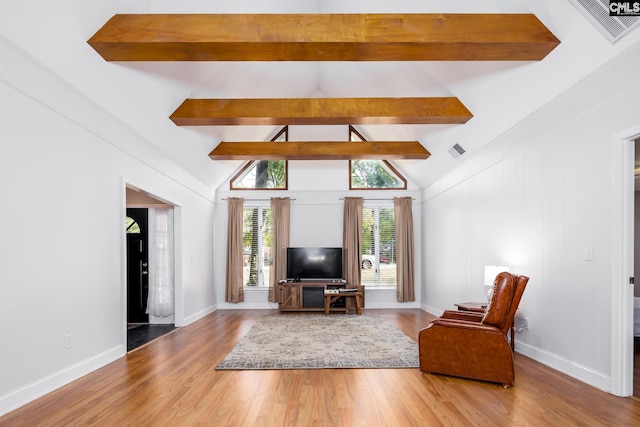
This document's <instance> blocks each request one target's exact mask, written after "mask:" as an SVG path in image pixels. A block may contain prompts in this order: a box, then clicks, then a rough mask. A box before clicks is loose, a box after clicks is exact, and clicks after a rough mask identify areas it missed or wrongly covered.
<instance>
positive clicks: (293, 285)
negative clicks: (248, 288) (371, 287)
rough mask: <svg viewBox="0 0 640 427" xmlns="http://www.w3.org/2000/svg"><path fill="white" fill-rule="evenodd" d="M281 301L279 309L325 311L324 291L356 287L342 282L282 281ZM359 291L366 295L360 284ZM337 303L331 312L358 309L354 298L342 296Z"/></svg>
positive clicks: (280, 310)
mask: <svg viewBox="0 0 640 427" xmlns="http://www.w3.org/2000/svg"><path fill="white" fill-rule="evenodd" d="M278 286H279V287H280V303H279V304H278V311H279V312H283V311H317V312H324V311H325V310H324V300H325V298H324V293H325V290H327V289H344V288H354V286H349V285H348V284H346V283H344V282H342V283H340V282H331V281H326V282H321V281H318V282H311V281H308V282H305V281H302V282H286V283H280V284H279V285H278ZM355 288H358V291H360V292H362V293H363V295H364V292H363V291H364V287H362V286H358V287H355ZM362 301H363V303H362V305H363V307H364V298H362ZM337 302H338V303H337V304H334V306H333V307H330V308H329V310H330V311H331V312H343V313H346V312H349V311H350V310H354V311H355V310H356V306H355V302H354V299H353V298H340V299H339V300H338V301H337Z"/></svg>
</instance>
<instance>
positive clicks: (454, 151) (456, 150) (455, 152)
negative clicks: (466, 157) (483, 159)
mask: <svg viewBox="0 0 640 427" xmlns="http://www.w3.org/2000/svg"><path fill="white" fill-rule="evenodd" d="M464 153H466V151H465V150H464V148H462V147H461V146H460V144H455V145H454V146H453V147H451V148H449V154H451V157H453V158H454V159H457V158H458V157H460V156H462V155H463V154H464Z"/></svg>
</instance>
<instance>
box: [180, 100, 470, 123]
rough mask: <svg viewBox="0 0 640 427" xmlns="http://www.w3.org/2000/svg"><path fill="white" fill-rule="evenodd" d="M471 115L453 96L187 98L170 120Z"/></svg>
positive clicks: (386, 119)
mask: <svg viewBox="0 0 640 427" xmlns="http://www.w3.org/2000/svg"><path fill="white" fill-rule="evenodd" d="M472 117H473V115H472V114H471V112H470V111H469V110H468V109H467V108H466V107H465V106H464V105H463V104H462V102H460V100H459V99H458V98H452V97H449V98H447V97H442V98H258V99H187V100H185V101H184V102H183V103H182V104H181V105H180V106H179V107H178V109H177V110H176V111H175V112H174V113H173V114H172V115H171V116H170V119H171V120H172V121H173V122H174V123H175V124H176V125H178V126H228V125H245V126H249V125H343V124H351V125H361V124H463V123H466V122H467V121H468V120H469V119H471V118H472Z"/></svg>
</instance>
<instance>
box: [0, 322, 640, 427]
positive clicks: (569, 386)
mask: <svg viewBox="0 0 640 427" xmlns="http://www.w3.org/2000/svg"><path fill="white" fill-rule="evenodd" d="M272 312H273V313H275V312H276V311H275V310H233V311H217V312H215V313H213V314H211V315H209V316H207V317H205V318H204V319H201V320H199V321H198V322H195V323H193V324H191V325H189V326H187V327H185V328H179V329H176V330H175V331H174V332H172V333H170V334H168V335H165V336H163V337H161V338H159V339H157V340H155V341H153V342H151V343H149V344H147V345H145V346H144V347H141V348H139V349H137V350H135V351H133V352H131V353H128V354H127V355H126V356H125V357H123V358H121V359H119V360H117V361H115V362H113V363H111V364H109V365H108V366H105V367H104V368H102V369H100V370H98V371H96V372H93V373H91V374H89V375H87V376H85V377H83V378H81V379H79V380H77V381H75V382H73V383H71V384H69V385H67V386H65V387H62V388H61V389H59V390H56V391H54V392H52V393H50V394H48V395H46V396H44V397H42V398H40V399H38V400H36V401H34V402H32V403H30V404H28V405H26V406H24V407H22V408H20V409H18V410H16V411H14V412H11V413H9V414H7V415H5V416H4V417H1V418H0V425H1V426H30V427H32V426H79V425H82V426H86V425H97V426H169V425H177V426H195V425H201V426H311V425H313V426H427V425H428V426H440V425H447V426H512V425H518V426H574V425H575V426H605V425H615V426H632V425H640V401H639V400H637V399H635V398H620V397H615V396H612V395H610V394H607V393H604V392H601V391H599V390H597V389H594V388H592V387H589V386H587V385H585V384H583V383H581V382H579V381H576V380H574V379H572V378H570V377H568V376H566V375H563V374H561V373H559V372H556V371H554V370H552V369H550V368H548V367H546V366H544V365H541V364H539V363H537V362H534V361H533V360H531V359H528V358H526V357H524V356H522V355H520V354H516V384H515V386H514V387H512V388H509V389H504V388H502V386H500V385H498V384H490V383H484V382H479V381H471V380H465V379H459V378H452V377H446V376H440V375H429V374H424V373H422V372H420V370H419V369H319V370H284V371H216V370H215V369H214V368H215V366H216V365H217V364H218V363H219V362H220V361H221V360H222V359H223V358H224V357H225V355H226V354H227V352H229V351H230V350H231V349H232V348H233V346H234V345H235V343H236V342H237V341H238V340H239V339H240V338H241V337H242V336H243V335H244V334H245V333H246V332H247V331H248V330H249V328H250V327H251V325H252V324H253V323H254V322H255V320H256V319H257V318H258V317H259V316H262V315H263V314H265V313H272ZM365 312H366V313H368V314H377V315H379V316H381V317H383V318H384V319H386V320H387V321H389V322H390V323H392V324H394V325H395V326H396V327H397V328H398V329H400V330H402V331H403V332H405V333H406V334H407V335H409V336H411V337H413V338H416V337H417V333H418V331H419V330H420V329H421V328H422V327H424V326H425V325H426V324H427V323H428V322H429V320H430V319H431V318H432V316H431V315H429V314H427V313H425V312H422V311H420V310H365Z"/></svg>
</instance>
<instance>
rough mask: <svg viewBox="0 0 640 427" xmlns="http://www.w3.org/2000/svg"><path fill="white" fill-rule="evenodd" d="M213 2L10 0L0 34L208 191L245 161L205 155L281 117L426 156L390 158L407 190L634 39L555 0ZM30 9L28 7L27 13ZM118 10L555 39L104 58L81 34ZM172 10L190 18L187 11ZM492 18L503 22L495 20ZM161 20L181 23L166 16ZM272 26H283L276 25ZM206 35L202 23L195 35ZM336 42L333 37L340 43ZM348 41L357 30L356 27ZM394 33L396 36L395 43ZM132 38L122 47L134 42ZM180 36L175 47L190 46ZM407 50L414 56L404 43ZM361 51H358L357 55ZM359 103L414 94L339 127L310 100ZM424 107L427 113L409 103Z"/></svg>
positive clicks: (273, 126) (332, 136)
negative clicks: (404, 18)
mask: <svg viewBox="0 0 640 427" xmlns="http://www.w3.org/2000/svg"><path fill="white" fill-rule="evenodd" d="M53 3H56V4H55V5H54V4H53ZM89 3H90V4H89ZM219 3H221V2H202V1H201V0H146V1H144V0H143V1H136V2H131V1H124V0H115V1H112V0H94V1H92V2H85V1H82V0H64V1H61V2H38V1H36V0H21V1H18V0H15V1H11V2H6V5H3V13H2V14H1V15H2V16H0V28H2V36H3V37H5V38H6V39H8V40H9V41H10V42H11V43H13V44H15V45H16V46H18V47H19V48H20V49H22V50H24V51H26V52H27V53H29V54H30V55H31V56H33V57H35V58H36V59H37V60H38V61H40V62H41V63H42V64H43V66H44V67H46V68H48V69H49V70H50V71H51V72H52V73H53V74H54V75H56V76H58V77H59V78H61V79H63V80H64V81H67V82H68V83H69V85H70V86H72V87H73V88H75V89H77V90H78V91H80V92H82V93H84V94H85V95H86V96H88V97H90V98H91V99H92V100H93V101H94V102H96V103H97V104H99V105H101V106H102V107H103V108H104V109H105V110H107V111H109V112H110V114H112V115H113V116H114V117H116V118H118V119H119V120H121V121H122V122H124V123H126V124H127V125H129V126H130V127H132V128H133V129H135V130H136V131H137V132H139V133H140V134H141V135H144V137H145V138H147V139H148V141H149V142H150V143H152V144H153V145H155V146H156V147H157V149H158V150H159V151H161V152H163V153H164V154H165V155H167V156H169V157H170V158H172V159H174V160H175V162H176V164H178V165H180V166H181V167H183V168H184V169H186V170H187V171H188V172H189V173H191V174H193V175H194V176H195V177H197V178H198V179H200V180H201V181H203V182H204V183H205V184H207V185H209V186H211V187H217V186H220V185H223V184H224V183H226V180H227V179H228V178H229V176H231V175H232V174H233V172H234V171H235V170H237V169H238V168H239V167H240V166H241V164H242V163H243V160H239V158H237V157H236V158H235V159H234V158H233V157H226V158H229V159H232V160H211V159H210V158H209V153H211V152H212V151H213V150H214V149H215V148H216V147H218V145H220V144H221V142H223V141H224V142H233V141H242V142H246V143H251V142H257V141H267V140H269V139H270V138H271V137H272V136H273V135H274V134H275V133H276V132H277V130H278V129H279V128H280V123H281V122H282V120H290V122H289V123H290V130H291V133H290V135H292V136H293V139H295V140H300V141H302V140H312V141H326V142H328V141H335V140H344V139H345V138H346V137H347V132H348V130H347V125H346V124H343V121H349V122H350V124H354V125H355V126H356V128H357V129H358V131H359V132H360V133H361V134H362V135H363V136H364V137H365V138H367V139H368V140H369V141H372V142H376V141H377V142H385V141H386V142H401V141H408V142H410V141H413V142H417V143H419V145H421V146H422V147H423V148H424V149H425V150H427V151H428V152H429V153H430V154H431V155H430V156H428V158H426V159H415V158H411V159H409V158H407V159H399V160H392V162H393V163H394V164H395V166H396V167H398V168H399V169H400V170H402V171H403V173H405V174H406V175H408V177H409V178H410V180H412V182H414V183H415V184H416V185H417V186H418V187H420V188H424V187H427V186H429V185H430V184H431V183H433V182H434V181H435V180H437V179H438V178H439V177H441V176H442V175H443V174H444V173H446V172H447V171H449V170H451V169H452V168H454V167H456V166H458V165H459V164H460V162H461V161H465V158H464V156H463V157H462V158H459V159H453V158H452V157H451V156H450V155H449V154H448V150H449V149H450V148H451V146H452V145H454V144H456V143H458V144H460V145H461V146H463V147H464V149H465V150H467V154H465V156H467V157H468V156H470V155H472V154H473V153H474V152H475V151H477V150H478V149H479V148H481V147H483V146H484V145H486V144H487V143H490V142H491V141H492V140H493V139H495V138H496V137H498V136H499V135H501V134H502V133H504V132H505V131H507V130H508V129H510V128H511V127H513V126H514V125H516V124H518V123H519V122H520V121H522V120H523V119H524V118H526V117H527V116H529V115H531V114H533V113H534V112H536V111H538V110H540V109H541V108H544V107H545V105H547V104H548V103H549V102H550V101H551V100H552V99H553V98H554V97H556V96H558V95H559V94H561V93H563V92H564V91H566V90H567V89H568V88H569V87H570V86H571V85H572V84H574V83H575V82H577V81H578V80H580V79H582V78H584V77H585V76H587V75H588V74H589V73H591V72H593V71H594V70H596V69H597V68H598V67H600V66H602V65H603V64H604V63H606V62H607V61H610V60H612V59H613V58H615V57H616V56H617V55H620V54H621V53H623V52H624V51H625V49H627V48H629V46H631V45H632V44H634V43H637V42H638V36H637V34H635V33H633V34H631V35H629V36H626V37H625V38H623V39H622V40H620V41H618V42H617V43H616V44H612V43H610V42H609V41H608V40H607V39H605V38H604V37H603V36H602V35H601V34H600V33H599V32H598V31H597V30H596V29H595V28H594V27H593V25H592V24H590V23H589V22H588V21H587V20H586V19H585V17H584V16H583V15H582V14H581V13H580V12H579V11H578V10H577V9H576V8H575V7H574V6H572V5H570V4H569V3H568V2H558V1H557V0H520V1H511V0H450V1H447V2H442V1H439V0H424V1H420V2H416V1H412V0H395V1H394V2H389V1H380V0H369V1H366V2H365V1H361V0H351V1H349V0H315V1H296V0H265V1H261V2H255V1H250V0H236V1H235V2H229V3H228V4H227V2H224V3H225V4H219ZM36 9H37V10H38V13H37V14H36V13H33V12H34V10H36ZM117 14H131V15H146V16H149V15H155V14H167V15H169V16H175V15H177V14H180V15H182V14H193V15H220V14H231V15H232V16H234V19H236V20H235V21H234V20H233V19H229V20H228V21H227V22H226V23H219V24H218V26H222V27H223V29H224V31H222V32H220V31H218V35H220V34H229V33H233V31H235V32H236V33H235V35H236V36H240V35H242V34H245V35H247V34H248V33H247V32H246V31H245V30H246V27H247V25H248V23H247V22H249V21H237V19H245V20H246V19H248V18H247V17H248V16H249V15H248V14H270V15H281V16H285V15H295V14H304V15H306V14H314V15H318V16H320V17H322V16H325V17H326V16H328V15H339V14H349V15H353V16H350V17H349V18H353V17H354V16H359V15H362V14H380V15H389V14H408V15H412V16H414V17H415V16H418V15H420V16H421V15H427V14H429V15H430V14H445V15H447V16H451V15H452V14H471V15H480V14H483V15H486V14H499V15H504V14H507V15H516V14H525V15H529V14H532V15H533V16H534V17H535V18H537V20H539V22H541V23H542V24H543V25H544V27H546V29H548V31H549V32H550V33H551V34H552V35H553V36H555V37H557V39H559V40H560V41H561V43H560V44H559V45H558V46H557V47H555V46H551V47H549V46H546V47H545V48H544V50H545V53H543V54H542V55H539V56H540V57H539V58H535V57H532V56H531V53H532V52H533V51H535V50H536V49H537V48H535V49H534V48H532V47H531V46H528V47H527V46H525V45H522V44H521V45H520V46H519V47H516V48H515V49H512V52H515V53H518V54H527V55H529V56H526V57H513V56H511V57H507V58H499V59H500V60H498V61H496V60H495V59H497V58H490V57H482V56H478V57H475V58H473V57H467V58H460V57H456V56H455V55H459V54H460V52H461V51H465V50H466V54H467V55H469V54H470V53H474V52H475V53H476V54H478V55H480V53H481V52H491V49H488V48H487V47H486V46H482V45H481V42H480V41H478V40H477V39H474V36H475V35H477V34H476V33H475V32H473V31H465V30H464V26H462V27H460V28H458V29H457V30H456V31H457V36H458V37H459V39H458V40H457V41H456V43H458V44H457V47H456V48H455V49H452V48H451V44H450V45H449V46H446V45H444V44H440V45H437V46H435V47H434V46H431V47H429V48H424V47H423V49H422V51H423V52H424V51H429V52H431V54H432V55H443V53H444V54H445V55H443V56H441V57H414V58H409V59H407V58H402V57H397V56H394V55H395V54H397V53H398V52H402V49H399V48H398V46H399V45H398V44H396V45H393V44H390V45H388V46H386V47H383V48H379V49H370V50H369V51H368V53H367V54H369V55H378V56H380V55H382V56H384V57H382V58H379V57H378V58H375V57H369V58H367V59H366V60H358V59H356V58H353V57H344V58H339V57H331V56H325V57H307V58H300V57H294V56H292V57H291V58H292V60H288V57H286V56H285V57H278V58H272V57H269V54H273V52H272V51H270V50H269V45H268V43H267V42H273V40H269V39H262V40H260V39H259V38H258V39H254V40H253V44H254V46H253V47H252V49H253V52H254V55H255V52H258V53H262V54H263V57H256V56H253V57H251V56H248V57H245V58H233V57H222V58H179V57H165V58H161V59H160V60H159V59H158V58H152V57H135V58H133V59H131V58H122V57H119V58H118V57H114V58H108V60H105V58H103V57H102V56H101V55H103V54H105V53H104V52H102V51H101V49H100V48H98V47H97V45H96V44H93V43H92V45H89V44H88V43H87V41H88V40H89V39H90V38H91V37H92V36H94V34H96V32H97V31H98V30H99V29H100V28H101V27H102V26H103V25H104V24H105V23H106V22H107V21H109V19H111V18H112V17H113V16H114V15H117ZM152 18H154V17H152ZM179 18H180V19H187V17H186V16H182V17H179ZM271 18H273V17H271ZM467 18H468V17H467ZM507 18H508V17H507ZM253 19H254V20H255V19H257V18H256V17H254V18H253ZM323 19H324V18H323ZM441 21H442V20H440V22H441ZM271 22H275V21H273V20H271ZM239 24H243V25H244V27H243V26H242V25H239ZM307 24H308V25H306V26H305V25H300V24H299V23H298V24H291V23H287V22H285V21H282V22H276V23H275V24H271V25H275V26H272V27H271V28H269V34H271V36H273V35H280V36H281V37H284V36H285V35H286V34H291V33H295V34H298V35H299V34H301V33H302V34H308V33H309V32H312V33H313V32H314V31H315V32H316V33H315V34H316V36H317V37H322V31H319V30H318V28H322V27H323V26H324V27H325V28H326V27H327V26H330V25H333V24H332V23H331V22H329V23H327V22H325V23H323V24H322V25H320V26H318V25H315V26H314V25H313V24H309V23H307ZM396 24H397V22H396V23H395V24H393V25H396ZM154 25H155V24H154ZM389 25H392V24H388V23H387V24H386V27H389ZM465 25H469V24H465ZM224 26H227V27H224ZM494 26H495V28H496V29H500V28H503V29H504V28H505V26H506V24H505V23H502V24H495V25H494ZM187 27H188V26H187ZM187 27H184V28H187ZM382 27H385V26H384V25H383V26H382ZM425 27H428V26H426V25H425V24H424V22H423V23H422V24H421V25H419V26H418V28H419V29H420V30H422V29H424V28H425ZM166 28H169V29H170V28H178V27H177V26H176V24H173V25H172V26H169V27H166ZM166 28H165V29H166ZM180 28H181V29H184V28H182V27H180ZM205 28H206V26H205ZM243 28H244V29H243ZM279 28H282V29H283V30H282V31H278V29H279ZM348 28H352V29H354V30H355V29H358V28H360V27H358V26H357V25H355V24H351V25H349V26H348ZM377 28H381V26H380V25H379V26H378V27H377ZM520 28H522V27H520ZM210 30H211V28H209V29H208V30H207V29H205V32H207V31H210ZM396 30H397V27H396ZM525 32H526V31H525ZM529 33H530V32H529ZM137 35H138V36H140V35H141V34H137ZM147 35H148V33H147ZM192 35H193V34H191V36H192ZM254 35H255V34H254ZM529 35H530V34H529ZM112 36H113V34H112ZM133 36H136V31H135V26H133V27H131V26H130V27H127V28H125V29H120V30H117V31H116V38H118V37H120V40H118V42H119V43H120V45H121V46H122V40H123V39H126V38H127V37H133ZM142 36H144V34H142ZM172 36H174V37H175V36H176V34H175V33H174V34H172ZM347 36H348V35H345V34H341V37H347ZM351 36H354V37H359V36H362V34H351ZM451 37H452V36H451V35H450V34H449V40H452V39H451ZM256 40H257V42H256ZM112 41H113V40H112ZM278 41H279V42H282V40H278ZM324 41H325V42H326V40H324ZM329 41H330V42H331V40H329ZM378 41H385V42H388V41H389V40H388V39H379V40H378ZM393 41H395V42H398V40H397V39H396V40H393ZM402 41H403V40H400V41H399V42H402ZM405 41H406V40H405ZM422 41H424V39H423V40H422ZM140 42H141V41H140V40H137V41H135V40H134V41H132V43H138V46H140ZM173 42H176V40H173ZM178 42H182V43H186V42H189V40H182V41H178ZM225 42H228V40H226V41H225ZM285 42H286V40H285ZM465 42H466V43H467V44H469V43H476V45H475V46H474V47H473V48H469V47H468V46H467V47H466V48H464V49H461V47H460V46H463V45H464V44H465ZM520 42H521V41H520ZM265 43H267V44H265ZM285 44H286V43H285ZM454 44H455V43H454ZM92 46H93V47H92ZM271 47H273V46H271ZM277 47H278V49H276V50H275V51H276V52H289V54H292V52H294V51H295V49H292V48H291V46H289V47H284V48H283V45H282V44H281V45H279V46H277ZM554 47H555V48H554ZM94 48H95V49H94ZM140 49H141V50H140V51H142V52H147V53H149V52H155V53H158V52H160V51H161V50H162V49H159V48H155V47H154V48H149V47H148V46H147V47H143V48H140ZM313 49H314V48H310V47H309V46H306V47H305V48H304V49H302V50H298V53H297V54H298V55H300V54H308V52H309V51H313ZM116 50H117V49H116ZM134 50H135V49H134ZM179 50H180V49H179ZM223 50H224V49H223ZM232 50H233V49H228V50H227V51H232ZM96 51H98V52H99V53H100V54H99V53H98V52H96ZM165 51H166V46H165ZM182 51H184V49H182ZM408 51H411V52H414V53H415V52H416V50H413V49H408ZM418 51H420V50H418ZM502 51H503V52H504V51H505V49H504V48H503V49H502ZM269 52H271V53H269ZM301 52H302V53H301ZM316 52H317V50H316ZM333 52H334V53H335V51H333ZM446 52H450V53H449V56H446ZM451 52H453V53H451ZM359 53H360V54H361V55H363V54H364V53H363V52H362V50H361V51H360V52H359ZM325 54H327V53H326V52H325ZM184 59H187V60H184ZM195 59H199V60H195ZM363 98H366V99H368V100H371V102H372V103H373V104H370V105H374V106H375V102H380V101H379V100H380V99H382V100H384V99H394V98H407V99H413V100H422V101H424V102H423V103H422V104H416V105H414V106H413V107H412V109H415V110H416V111H417V112H418V113H419V114H416V115H415V116H413V117H412V120H409V122H407V120H404V121H403V119H400V118H398V117H399V116H398V115H400V116H403V117H404V116H407V113H406V111H404V112H403V111H398V110H399V108H400V107H398V108H390V107H389V108H387V110H388V111H386V112H385V114H386V115H385V116H384V117H382V116H380V115H378V116H376V111H377V110H374V111H371V110H368V111H364V112H363V111H354V110H353V109H348V110H349V111H351V113H352V114H351V115H347V116H346V117H341V119H342V121H336V119H335V117H336V116H337V115H338V114H336V113H335V112H330V113H327V111H331V110H330V108H328V107H326V106H325V107H323V108H318V105H317V104H318V103H320V102H329V103H331V102H334V103H338V104H340V103H343V104H344V103H348V102H349V101H348V100H349V99H351V100H354V99H355V100H357V99H363ZM269 99H271V100H274V99H275V100H279V104H277V105H278V106H279V107H278V108H275V107H274V106H273V105H271V106H268V107H267V108H268V109H269V110H270V112H271V114H270V115H268V116H267V117H263V116H261V113H260V112H259V111H258V112H257V113H255V114H254V116H253V117H248V116H250V115H249V114H245V116H243V115H242V114H235V113H234V114H231V116H229V117H225V114H227V113H228V111H227V112H225V113H222V114H221V116H216V115H214V116H212V114H211V111H212V110H211V105H212V103H216V102H217V103H220V102H224V103H225V105H231V104H233V103H235V105H236V110H237V111H243V112H245V113H247V112H248V111H250V109H251V108H253V107H252V106H249V107H248V106H247V105H241V104H242V103H243V102H245V103H246V102H247V100H259V101H264V100H269ZM300 99H306V100H307V101H305V102H308V103H310V104H308V105H307V111H310V110H313V111H319V113H318V114H314V115H312V117H311V118H308V117H307V118H304V117H299V116H296V115H292V114H291V110H290V108H291V105H287V104H286V102H285V101H286V100H290V101H291V102H295V101H296V100H300ZM345 99H347V101H345ZM376 100H377V101H376ZM425 100H428V101H425ZM433 100H440V101H442V100H449V101H450V100H454V101H453V102H454V103H459V104H460V105H462V106H463V108H464V110H460V109H452V107H448V109H447V108H444V110H442V111H441V112H440V113H438V114H441V115H444V116H448V120H449V121H440V122H438V120H436V119H434V118H433V114H432V113H429V112H428V111H427V110H428V109H427V108H426V107H424V105H425V104H424V103H425V102H426V103H427V104H429V105H428V106H430V107H433V105H432V104H431V103H432V102H434V101H433ZM203 102H205V103H208V104H206V105H205V108H204V109H202V108H200V110H198V108H197V105H196V104H198V103H203ZM230 103H231V104H230ZM190 104H191V105H190ZM356 104H357V103H356ZM383 105H384V104H383ZM232 106H233V105H232ZM341 107H345V105H341ZM421 107H424V108H423V109H422V110H420V108H421ZM465 110H466V112H465ZM185 111H187V113H186V115H185ZM430 114H431V116H430ZM274 117H275V119H274ZM381 117H382V118H381ZM425 117H427V118H425ZM296 120H297V121H296ZM304 120H306V121H304ZM536 131H537V130H536ZM296 135H298V136H299V137H297V136H296ZM310 135H312V138H310V137H309V136H310ZM338 135H340V136H338ZM290 139H291V137H290ZM223 158H224V157H220V159H223Z"/></svg>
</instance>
